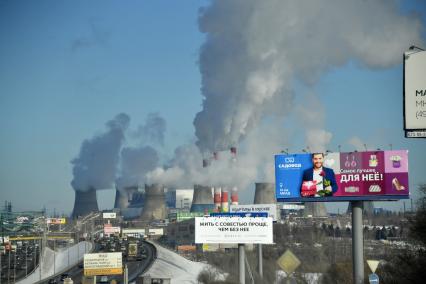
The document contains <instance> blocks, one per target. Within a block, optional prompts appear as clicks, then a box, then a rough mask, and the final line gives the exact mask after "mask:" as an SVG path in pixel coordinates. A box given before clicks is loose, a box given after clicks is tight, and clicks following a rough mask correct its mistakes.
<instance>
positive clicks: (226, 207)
mask: <svg viewBox="0 0 426 284" xmlns="http://www.w3.org/2000/svg"><path fill="white" fill-rule="evenodd" d="M221 207H222V210H221V211H222V212H228V211H229V195H228V190H227V189H225V188H224V189H223V190H222V197H221Z"/></svg>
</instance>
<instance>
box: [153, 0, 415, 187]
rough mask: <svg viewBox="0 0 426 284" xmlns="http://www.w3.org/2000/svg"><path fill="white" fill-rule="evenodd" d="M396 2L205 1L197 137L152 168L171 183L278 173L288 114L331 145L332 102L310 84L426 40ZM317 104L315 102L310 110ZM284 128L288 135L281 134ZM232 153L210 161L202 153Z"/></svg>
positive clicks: (392, 60)
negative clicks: (328, 115)
mask: <svg viewBox="0 0 426 284" xmlns="http://www.w3.org/2000/svg"><path fill="white" fill-rule="evenodd" d="M398 5H399V2H397V1H355V0H354V1H340V0H327V1H325V0H318V1H306V0H293V1H292V0H290V1H281V0H270V1H257V0H234V1H214V0H213V1H211V3H210V5H209V6H207V7H204V8H202V9H201V10H200V15H199V28H200V31H201V32H202V33H204V34H205V35H206V41H205V42H204V44H203V45H202V46H201V48H200V55H199V68H200V72H201V75H202V88H201V91H202V96H203V104H202V110H201V111H200V112H199V113H198V114H197V115H196V117H195V119H194V126H195V135H196V138H197V141H196V146H197V147H195V146H194V145H185V146H181V147H179V148H178V149H177V150H176V152H175V157H174V159H172V161H170V163H169V165H168V167H166V168H157V169H155V170H154V171H151V172H149V173H148V174H147V179H148V180H149V181H151V182H162V183H165V184H166V185H174V186H179V185H182V186H188V185H189V184H191V183H192V184H196V183H201V184H211V185H222V184H223V185H238V186H239V187H240V188H244V187H245V186H246V185H248V184H252V183H253V182H254V181H273V164H272V163H273V161H272V155H273V154H274V153H277V152H279V151H280V150H283V149H280V145H288V143H289V141H286V139H287V138H286V137H291V134H294V133H291V130H286V131H287V133H286V134H282V135H280V133H282V132H281V131H280V130H282V129H283V125H284V124H285V123H286V121H287V120H286V119H287V118H288V117H289V116H292V117H295V121H297V122H298V123H299V124H300V125H299V126H298V127H297V129H299V131H300V129H304V131H305V133H304V136H305V143H306V144H305V145H307V146H309V147H310V148H311V151H324V150H325V149H326V146H327V144H328V143H329V142H330V141H331V139H332V133H330V132H329V131H327V130H326V129H325V117H324V113H325V111H324V107H323V106H322V103H321V101H320V100H319V99H318V97H317V95H316V94H312V93H310V94H307V95H306V94H300V93H297V94H296V91H295V86H296V84H301V85H303V86H306V87H308V89H311V87H312V86H314V85H315V83H316V82H318V79H319V78H321V76H322V75H324V74H325V73H327V72H328V71H330V70H332V69H333V68H338V67H341V66H344V65H346V64H348V63H349V62H355V63H356V64H359V65H361V66H363V67H365V68H373V69H380V68H388V67H391V66H393V65H395V64H398V63H400V62H401V55H402V54H403V52H404V50H405V49H406V48H407V47H408V46H409V45H411V44H415V45H421V44H422V39H421V31H422V28H423V27H422V26H421V22H420V20H419V18H417V17H416V16H415V15H408V14H402V13H401V12H400V10H399V6H398ZM312 110H315V111H312ZM283 136H284V137H283ZM231 146H238V147H239V149H238V150H239V154H238V160H237V161H236V162H232V161H231V158H230V157H229V154H228V153H227V152H224V153H220V159H219V161H214V162H213V163H212V164H211V166H209V167H207V168H201V167H200V163H201V162H200V161H201V159H202V157H209V155H211V153H213V152H217V151H222V150H225V149H229V147H231Z"/></svg>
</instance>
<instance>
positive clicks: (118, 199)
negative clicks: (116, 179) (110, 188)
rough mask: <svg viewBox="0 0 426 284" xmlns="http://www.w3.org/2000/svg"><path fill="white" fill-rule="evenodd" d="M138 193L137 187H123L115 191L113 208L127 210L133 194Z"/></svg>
mask: <svg viewBox="0 0 426 284" xmlns="http://www.w3.org/2000/svg"><path fill="white" fill-rule="evenodd" d="M137 192H138V187H137V186H132V187H125V188H123V189H118V188H117V190H116V191H115V202H114V208H118V209H125V208H128V207H129V205H130V202H131V201H132V197H133V194H135V193H137Z"/></svg>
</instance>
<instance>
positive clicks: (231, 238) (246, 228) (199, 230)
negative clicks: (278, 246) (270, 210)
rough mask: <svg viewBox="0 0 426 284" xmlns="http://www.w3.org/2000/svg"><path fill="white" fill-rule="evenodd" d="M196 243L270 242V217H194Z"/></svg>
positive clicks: (271, 238) (271, 237)
mask: <svg viewBox="0 0 426 284" xmlns="http://www.w3.org/2000/svg"><path fill="white" fill-rule="evenodd" d="M195 243H196V244H220V243H227V244H272V243H273V234H272V218H271V217H242V218H241V217H196V218H195Z"/></svg>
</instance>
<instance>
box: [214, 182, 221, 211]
mask: <svg viewBox="0 0 426 284" xmlns="http://www.w3.org/2000/svg"><path fill="white" fill-rule="evenodd" d="M221 195H222V188H220V187H215V188H214V208H215V210H217V211H220V202H221Z"/></svg>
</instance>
